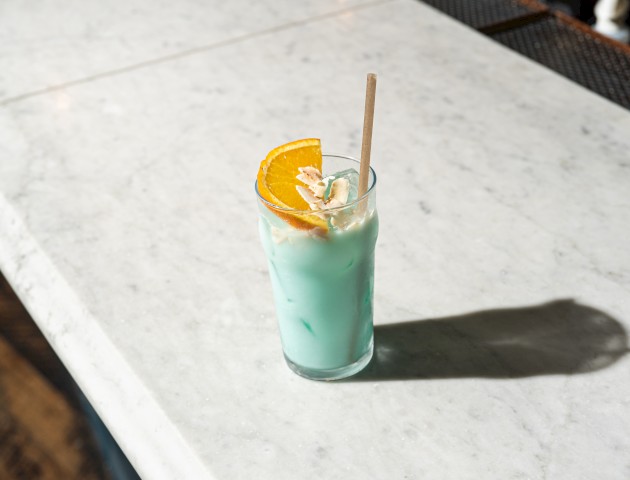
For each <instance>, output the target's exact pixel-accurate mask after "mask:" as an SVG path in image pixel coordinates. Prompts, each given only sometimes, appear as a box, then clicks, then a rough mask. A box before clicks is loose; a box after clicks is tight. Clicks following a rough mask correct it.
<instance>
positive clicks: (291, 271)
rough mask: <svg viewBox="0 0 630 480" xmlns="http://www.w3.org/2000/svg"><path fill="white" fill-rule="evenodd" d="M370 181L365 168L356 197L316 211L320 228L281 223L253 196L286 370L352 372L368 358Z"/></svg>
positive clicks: (320, 375) (319, 374) (325, 374)
mask: <svg viewBox="0 0 630 480" xmlns="http://www.w3.org/2000/svg"><path fill="white" fill-rule="evenodd" d="M323 158H324V169H325V170H326V169H327V170H328V171H329V172H331V171H332V172H338V171H341V170H345V169H346V168H348V165H349V164H350V166H351V167H358V165H356V163H355V162H356V161H354V160H352V159H348V158H345V157H333V156H324V157H323ZM341 167H343V168H341ZM374 184H375V176H374V172H373V171H372V172H371V178H370V184H369V190H368V192H367V194H366V195H365V196H364V197H363V198H362V199H356V198H355V199H353V200H351V201H349V202H348V203H347V204H346V205H344V206H343V207H340V208H335V209H334V211H329V212H325V213H322V212H319V215H320V218H321V217H323V218H325V219H326V221H327V222H328V231H326V232H322V231H313V230H310V231H309V230H305V229H300V228H295V227H294V226H292V225H291V224H290V223H289V222H287V221H286V219H287V218H288V217H287V215H290V214H291V213H290V212H288V211H287V210H286V209H285V210H282V211H275V210H274V208H273V207H272V206H270V205H269V204H268V203H267V202H265V201H264V200H262V199H260V200H259V206H260V220H259V230H260V236H261V239H262V243H263V247H264V250H265V253H266V254H267V259H268V262H269V273H270V277H271V283H272V287H273V293H274V300H275V306H276V313H277V317H278V324H279V328H280V336H281V339H282V346H283V350H284V355H285V358H286V361H287V363H288V365H289V366H290V367H291V369H292V370H294V371H295V372H296V373H298V374H300V375H302V376H305V377H307V378H312V379H319V380H333V379H338V378H344V377H347V376H349V375H352V374H354V373H357V372H358V371H360V370H361V369H362V368H363V367H365V365H367V364H368V363H369V361H370V359H371V357H372V350H373V321H372V298H373V291H374V249H375V245H376V238H377V235H378V217H377V214H376V209H375V197H374V195H375V193H374V192H375V190H374ZM279 213H280V215H279ZM315 214H317V212H300V213H299V214H296V215H299V216H301V217H302V218H304V216H305V215H315Z"/></svg>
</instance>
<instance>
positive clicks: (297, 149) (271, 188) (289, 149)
mask: <svg viewBox="0 0 630 480" xmlns="http://www.w3.org/2000/svg"><path fill="white" fill-rule="evenodd" d="M302 167H315V168H317V169H318V170H320V171H321V169H322V147H321V142H320V141H319V139H318V138H305V139H303V140H296V141H294V142H290V143H287V144H285V145H281V146H279V147H276V148H274V149H273V150H272V151H271V152H269V154H268V155H267V158H265V160H263V161H262V162H261V163H260V169H259V170H258V177H257V181H258V192H259V193H260V196H261V197H262V198H264V199H265V200H267V201H268V202H270V203H272V204H274V205H276V206H278V207H280V208H290V209H294V210H309V206H308V203H307V202H306V201H305V200H304V199H303V198H302V197H301V196H300V194H299V193H298V192H297V190H296V188H295V187H296V186H298V185H301V186H304V184H303V183H302V182H300V181H299V180H298V179H297V178H296V177H297V176H298V175H299V174H300V171H299V168H302ZM269 209H270V210H271V211H272V212H273V213H275V214H276V215H278V216H279V217H281V218H282V219H283V220H285V221H287V222H288V223H289V224H291V225H292V226H294V227H296V228H300V229H304V230H310V229H313V228H321V229H323V230H328V223H327V222H326V221H325V220H323V219H321V218H319V217H317V216H316V215H295V214H291V213H288V212H282V211H280V210H276V209H273V208H271V207H269Z"/></svg>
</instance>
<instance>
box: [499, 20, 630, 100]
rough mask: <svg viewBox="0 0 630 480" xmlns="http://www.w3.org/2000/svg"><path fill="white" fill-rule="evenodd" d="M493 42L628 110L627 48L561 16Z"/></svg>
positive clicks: (629, 52)
mask: <svg viewBox="0 0 630 480" xmlns="http://www.w3.org/2000/svg"><path fill="white" fill-rule="evenodd" d="M492 38H493V39H495V40H496V41H498V42H500V43H502V44H504V45H506V46H507V47H509V48H511V49H513V50H516V51H517V52H519V53H521V54H523V55H525V56H527V57H529V58H531V59H532V60H535V61H537V62H539V63H541V64H543V65H545V66H546V67H549V68H551V69H553V70H555V71H557V72H558V73H560V74H561V75H564V76H565V77H568V78H569V79H571V80H573V81H574V82H577V83H579V84H580V85H583V86H584V87H586V88H588V89H590V90H592V91H594V92H596V93H598V94H600V95H602V96H603V97H606V98H608V99H609V100H612V101H613V102H615V103H618V104H619V105H621V106H623V107H625V108H628V109H630V49H629V48H626V47H624V46H622V45H619V46H617V45H615V44H614V42H612V41H610V40H608V39H605V38H602V37H600V36H599V35H597V34H595V33H593V32H591V31H590V30H588V27H581V26H579V25H577V24H576V22H575V21H573V20H570V19H564V18H563V16H560V15H555V16H548V17H546V18H544V19H542V20H539V21H537V22H535V23H530V24H527V25H523V26H521V27H520V28H517V29H512V30H508V31H503V32H500V33H496V34H494V35H492Z"/></svg>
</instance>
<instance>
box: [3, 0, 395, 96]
mask: <svg viewBox="0 0 630 480" xmlns="http://www.w3.org/2000/svg"><path fill="white" fill-rule="evenodd" d="M397 1H400V0H375V1H373V2H368V3H365V4H362V5H355V6H353V7H348V8H344V9H342V10H336V11H334V12H328V13H322V14H320V15H315V16H313V17H309V18H304V19H301V20H293V21H291V22H288V23H284V24H282V25H276V26H274V27H269V28H265V29H263V30H259V31H257V32H252V33H246V34H243V35H238V36H236V37H232V38H227V39H225V40H219V41H216V42H214V43H210V44H208V45H204V46H201V47H193V48H189V49H187V50H183V51H181V52H177V53H172V54H170V55H166V56H164V57H158V58H154V59H151V60H146V61H144V62H140V63H136V64H133V65H127V66H126V67H121V68H115V69H112V70H107V71H105V72H101V73H96V74H94V75H89V76H87V77H83V78H79V79H77V80H70V81H68V82H64V83H59V84H57V85H51V86H49V87H45V88H42V89H40V90H34V91H31V92H27V93H23V94H20V95H15V96H13V97H8V98H5V99H3V100H0V107H4V106H6V105H9V104H11V103H15V102H19V101H20V100H25V99H27V98H31V97H36V96H39V95H45V94H47V93H50V92H54V91H57V90H62V89H64V88H68V87H73V86H75V85H82V84H85V83H90V82H93V81H96V80H100V79H102V78H109V77H114V76H116V75H121V74H123V73H127V72H132V71H135V70H141V69H143V68H148V67H152V66H154V65H159V64H162V63H167V62H170V61H172V60H178V59H180V58H185V57H190V56H192V55H197V54H201V53H205V52H209V51H212V50H216V49H217V48H221V47H225V46H228V45H234V44H237V43H240V42H246V41H248V40H251V39H254V38H258V37H263V36H265V35H270V34H272V33H277V32H282V31H285V30H290V29H292V28H295V27H298V26H301V25H308V24H311V23H317V22H320V21H323V20H327V19H329V18H334V17H338V16H341V15H344V14H346V13H349V12H355V11H359V10H364V9H368V8H373V7H377V6H380V5H385V4H387V3H394V2H397Z"/></svg>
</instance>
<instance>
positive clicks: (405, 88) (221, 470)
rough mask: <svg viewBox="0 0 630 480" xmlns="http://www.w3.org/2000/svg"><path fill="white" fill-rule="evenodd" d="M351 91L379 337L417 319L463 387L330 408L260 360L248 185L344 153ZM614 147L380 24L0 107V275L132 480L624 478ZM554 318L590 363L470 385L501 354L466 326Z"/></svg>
mask: <svg viewBox="0 0 630 480" xmlns="http://www.w3.org/2000/svg"><path fill="white" fill-rule="evenodd" d="M226 8H227V7H226ZM368 71H376V72H377V73H378V74H379V87H378V88H379V90H378V93H377V104H376V124H375V128H374V147H373V152H372V161H373V164H374V167H375V168H376V170H377V173H378V176H379V184H378V187H377V188H378V191H377V202H378V209H379V218H380V222H381V228H380V236H379V242H378V244H377V252H376V286H375V320H376V323H377V325H378V326H379V327H378V328H379V331H381V332H382V333H383V340H386V339H387V333H388V331H389V332H392V331H394V330H395V329H396V328H397V327H391V329H389V330H388V328H387V327H386V326H387V325H388V324H394V325H395V324H400V323H401V322H409V321H415V320H419V319H427V322H428V323H427V324H426V325H424V324H422V325H421V324H420V323H417V329H416V327H415V326H413V329H414V332H418V333H422V332H427V333H429V334H431V335H434V338H433V340H434V341H435V342H437V344H436V345H434V351H436V352H440V351H441V352H443V353H445V354H448V355H451V356H452V357H453V358H462V361H464V360H463V359H469V360H470V361H471V363H472V366H471V367H470V369H469V370H468V372H466V371H464V373H467V374H465V375H464V374H459V375H458V374H457V373H456V372H454V371H452V372H451V373H450V374H448V375H443V376H440V375H438V374H437V373H435V372H434V374H429V375H427V376H428V377H429V378H408V377H409V374H406V373H404V372H403V373H402V374H400V377H404V378H401V379H399V380H394V381H380V380H376V379H373V380H370V381H362V382H343V383H341V382H340V383H333V384H328V383H316V382H309V381H306V380H304V379H302V378H299V377H297V376H295V375H293V374H292V373H291V372H290V371H289V370H288V368H287V367H286V366H285V365H284V362H283V358H282V350H281V347H280V343H279V338H278V334H277V328H276V324H275V319H274V310H273V304H272V301H271V288H270V284H269V280H268V276H267V271H266V264H265V258H264V254H263V252H262V248H261V247H260V243H259V239H258V236H257V226H256V220H257V212H256V202H255V196H254V192H253V179H254V176H255V172H256V169H257V167H258V162H259V160H260V158H261V156H262V155H264V154H265V153H266V152H267V151H269V150H270V149H271V148H273V147H274V146H276V145H278V144H280V143H283V142H285V141H287V140H292V139H296V138H300V137H307V136H320V137H321V138H322V139H323V145H324V149H325V150H326V151H327V152H331V153H345V154H349V155H354V156H357V155H358V153H359V149H360V132H361V125H362V119H361V116H362V113H363V101H364V98H363V95H364V87H365V73H366V72H368ZM594 119H597V121H595V120H594ZM628 131H630V114H629V113H628V112H627V111H625V110H623V109H621V108H619V107H617V106H615V105H613V104H610V103H609V102H607V101H605V100H602V99H601V98H599V97H597V96H595V95H593V94H592V93H590V92H588V91H586V90H584V89H582V88H581V87H579V86H576V85H574V84H571V83H570V82H568V81H567V80H566V79H563V78H561V77H559V76H557V75H555V74H553V73H551V72H549V71H547V70H545V69H544V68H542V67H540V66H538V65H534V64H532V63H531V62H529V61H528V60H527V59H525V58H522V57H520V56H518V55H516V54H514V53H512V52H510V51H508V50H506V49H504V48H503V47H501V46H499V45H496V44H494V43H492V42H491V41H490V40H488V39H487V38H484V37H482V36H480V35H477V34H476V33H474V32H472V31H471V30H469V29H468V28H466V27H464V26H461V25H459V24H456V23H454V22H453V21H451V20H449V19H448V18H446V17H444V16H443V15H441V14H439V13H436V12H435V11H434V10H432V9H430V8H428V7H426V6H423V5H422V4H421V3H419V2H416V1H412V0H409V1H407V0H395V1H393V2H390V3H386V4H382V5H375V6H372V7H370V8H363V9H360V10H357V11H354V12H353V13H351V14H343V15H338V16H334V17H330V18H326V19H321V20H320V21H317V22H311V23H306V24H302V25H294V26H293V27H292V28H286V29H282V30H279V31H277V32H273V33H269V34H267V35H261V36H259V37H256V38H252V39H249V40H243V41H240V42H236V43H232V44H226V45H223V46H221V47H218V48H216V49H214V50H211V51H206V52H199V53H198V54H196V55H190V56H187V57H185V58H179V59H173V60H171V61H169V62H165V63H161V64H156V65H153V66H150V67H147V68H145V69H139V70H134V71H129V72H126V73H124V74H121V75H118V76H111V77H105V78H100V79H96V80H95V81H93V82H90V83H86V84H82V85H75V86H73V87H71V88H67V89H63V90H59V91H55V92H52V93H50V94H46V95H40V96H37V97H32V98H28V99H24V100H21V101H18V102H15V103H11V104H8V105H5V106H4V107H2V108H0V136H1V139H2V141H0V268H1V269H2V270H3V272H4V273H5V274H6V276H7V278H8V279H9V281H10V282H11V283H12V285H13V286H14V287H15V289H16V291H17V292H18V293H19V294H20V295H21V297H22V299H23V301H24V302H25V304H26V305H27V307H28V308H29V310H30V311H31V312H32V314H33V316H34V317H35V319H36V320H37V322H38V324H39V325H40V326H41V328H42V329H43V331H44V332H45V334H46V335H47V336H48V338H49V339H50V341H51V343H52V345H53V347H54V348H55V349H56V350H57V351H58V352H59V354H60V356H61V357H62V358H63V359H64V361H65V362H66V363H67V365H68V367H69V369H70V370H71V372H72V373H73V374H74V375H75V376H76V378H77V380H78V382H79V383H80V384H81V386H82V387H83V388H84V389H85V391H86V394H87V396H88V398H89V399H90V401H91V402H92V403H93V404H94V406H95V408H96V409H97V411H98V412H99V413H100V414H101V415H102V416H103V418H104V420H105V422H106V423H107V424H108V426H109V427H110V428H111V429H112V431H113V434H114V435H115V436H116V437H117V439H118V440H119V441H121V444H122V446H123V448H124V449H125V451H126V452H127V453H128V454H129V455H130V457H131V460H132V462H133V463H134V465H136V466H137V467H138V469H139V471H140V473H141V474H142V475H143V476H144V477H146V478H151V479H154V478H165V479H172V478H195V479H197V478H204V477H205V478H217V479H245V478H273V479H274V480H275V479H279V480H282V479H294V478H302V479H318V480H319V479H321V478H333V479H334V478H343V479H352V478H366V477H367V478H370V477H372V478H405V477H407V478H409V479H413V478H457V479H478V478H480V477H483V478H486V479H512V478H514V479H516V478H535V479H538V478H541V479H542V478H545V477H547V478H554V479H560V480H565V479H567V480H568V479H575V478H606V479H620V480H621V479H623V480H625V479H627V478H628V473H629V468H630V455H629V454H628V452H630V418H629V416H628V415H627V410H628V403H627V399H628V398H629V396H630V386H629V385H627V382H626V379H627V378H628V377H629V375H630V361H629V360H628V355H621V356H619V358H616V357H615V356H617V355H618V354H620V353H622V352H623V345H621V343H620V342H621V341H622V340H623V338H624V335H625V334H624V331H626V332H627V331H628V329H629V328H630V303H629V302H628V300H627V299H628V293H629V292H630V256H629V253H628V249H627V241H626V239H627V238H628V225H630V198H629V197H628V195H627V192H628V191H629V189H630V168H628V158H629V152H630V139H629V138H628V135H627V132H628ZM557 299H574V300H575V302H576V303H575V306H574V307H571V308H574V309H576V310H571V308H569V307H566V305H567V304H559V306H558V307H557V308H559V309H560V310H559V311H560V312H561V313H562V312H571V311H574V312H576V311H577V314H576V315H577V316H578V317H579V318H582V319H584V318H590V317H589V315H590V313H592V312H594V313H597V312H602V315H603V316H602V317H601V318H602V319H603V322H604V323H603V325H604V326H605V327H606V328H605V329H604V331H603V332H602V337H601V338H602V339H603V340H605V338H606V336H607V335H608V336H610V339H611V341H612V342H613V343H611V344H606V348H609V347H610V348H611V349H612V350H611V351H607V350H604V353H606V352H608V353H609V354H610V355H611V356H612V357H611V358H610V361H606V362H604V364H602V368H601V369H594V368H593V369H592V371H589V372H587V373H584V374H579V375H577V374H569V373H568V371H569V367H568V366H566V365H565V366H564V367H562V368H560V367H558V368H557V370H556V371H552V369H551V368H550V367H549V365H548V362H549V358H547V357H545V356H544V355H541V357H540V358H541V361H545V362H546V363H544V364H543V365H542V366H541V367H540V371H535V369H534V368H533V367H532V366H531V365H534V363H533V360H531V361H528V362H527V363H526V365H529V367H527V368H526V369H525V372H524V374H523V375H518V374H515V375H513V377H514V378H505V375H503V374H502V373H501V372H500V371H499V370H498V369H497V370H496V371H495V372H494V374H493V375H484V374H483V372H481V366H483V365H485V364H487V363H488V362H487V360H488V359H487V357H485V356H484V353H477V352H476V351H475V348H476V346H479V348H481V349H482V350H483V349H484V348H485V350H488V348H489V346H488V344H487V343H488V342H489V341H492V342H493V343H492V345H491V347H492V348H491V351H494V352H497V353H501V354H503V355H506V353H505V352H506V351H507V350H506V349H505V348H503V349H500V350H499V349H498V346H497V343H496V342H499V341H503V340H504V338H503V337H501V332H503V333H505V332H506V331H511V330H507V329H505V328H504V330H501V329H500V327H499V325H496V323H498V320H497V319H496V317H495V315H494V314H493V313H490V312H489V311H492V310H497V309H501V310H503V309H506V310H505V312H504V313H506V314H507V315H508V317H507V319H508V323H506V324H501V326H502V327H506V326H508V325H509V326H510V328H511V329H512V330H515V328H516V326H517V325H516V324H518V323H520V321H521V320H520V319H523V321H526V320H527V321H529V322H532V328H533V327H536V329H538V330H540V329H541V328H542V326H541V323H540V320H539V319H540V318H542V317H539V316H538V313H540V312H542V314H544V316H545V317H549V318H550V319H551V320H550V321H551V322H552V324H556V325H557V326H558V327H561V326H562V325H561V322H560V324H559V323H558V322H557V321H556V320H554V318H555V317H553V315H551V313H553V312H555V311H556V310H554V309H555V308H556V307H554V304H551V305H548V302H550V301H554V300H557ZM523 305H530V306H534V307H532V308H533V310H532V312H534V313H531V312H530V313H528V312H525V313H523V312H522V311H521V312H519V311H518V310H514V309H520V308H522V307H523ZM537 305H538V306H539V307H535V306H537ZM564 308H567V310H563V309H564ZM471 312H476V313H471ZM480 312H481V313H480ZM536 312H538V313H536ZM563 315H564V314H563ZM569 317H570V316H569V314H568V313H567V317H566V318H569ZM558 318H560V319H562V318H565V317H563V316H562V315H561V316H560V317H558ZM431 319H433V320H431ZM449 319H450V320H452V322H454V323H455V324H456V325H457V328H461V329H462V331H463V332H464V335H465V337H467V338H470V339H471V342H473V344H472V345H470V346H469V349H468V351H466V350H464V351H463V352H461V353H459V352H455V351H453V350H452V349H451V350H449V349H450V348H451V347H452V346H453V345H458V343H457V342H460V341H461V342H463V341H465V340H466V338H464V339H461V335H459V336H458V335H456V332H455V333H454V335H453V336H450V337H448V338H447V337H446V334H445V332H443V331H442V330H441V328H442V327H443V326H444V325H445V324H444V323H437V322H440V321H449ZM464 319H465V321H466V322H469V321H470V320H472V322H471V323H464ZM536 319H538V321H537V320H536ZM582 322H583V324H584V322H585V320H582ZM616 326H618V327H619V329H617V327H616ZM584 327H585V328H587V327H588V329H589V331H591V330H592V331H597V330H596V328H595V327H594V326H593V325H592V324H590V323H588V322H586V324H585V325H584ZM608 327H610V328H608ZM487 328H492V329H494V328H497V329H499V330H497V331H495V332H491V333H489V332H487ZM536 329H535V330H534V331H537V330H536ZM543 331H544V330H543ZM515 333H518V334H519V335H520V337H519V336H517V337H516V338H519V339H520V341H521V342H523V343H527V342H529V343H531V336H533V332H532V331H531V330H525V331H522V330H521V331H519V332H515ZM438 334H440V335H438ZM568 337H569V338H573V339H581V340H580V341H582V342H583V343H582V345H583V346H584V347H585V348H596V345H595V346H594V345H593V344H591V343H589V342H590V340H588V339H586V338H585V337H584V336H581V335H579V334H578V333H576V332H574V331H572V330H569V331H568ZM550 339H551V340H553V341H550V345H551V346H558V343H557V342H556V340H557V337H556V336H552V337H550ZM587 340H588V341H587ZM378 341H379V340H378V338H377V342H378ZM410 341H411V339H410ZM618 343H619V345H617V344H618ZM414 345H415V344H413V343H410V344H407V345H406V347H405V348H408V349H409V350H408V352H409V355H412V356H413V355H415V353H414V350H413V349H414ZM460 345H461V344H460ZM557 348H559V347H557ZM626 348H627V347H626ZM493 349H494V350H493ZM509 351H510V352H511V351H513V350H509ZM594 351H595V352H597V351H599V350H594ZM534 352H535V349H534V350H532V349H528V350H527V352H524V354H525V355H534ZM568 353H569V354H570V355H573V353H574V352H572V351H571V350H570V349H569V350H568ZM600 353H601V352H600ZM507 355H508V356H507V357H506V358H504V359H503V360H504V363H505V364H507V365H508V366H509V367H510V369H512V370H514V369H518V368H519V367H522V365H523V364H522V363H520V364H519V363H518V362H516V361H515V360H514V358H513V357H514V356H513V355H511V354H507ZM613 357H615V358H613ZM527 358H529V359H531V357H529V356H528V357H527ZM577 360H580V359H579V358H576V361H577ZM612 360H616V361H612ZM480 365H481V366H480ZM585 365H587V366H588V365H589V364H588V363H586V364H585ZM565 367H566V368H565ZM589 368H590V367H587V368H586V370H589ZM528 370H529V373H528ZM429 373H431V372H429ZM447 373H448V372H447ZM543 373H544V374H543ZM158 458H159V460H160V461H159V462H157V461H156V459H158ZM180 458H184V460H180Z"/></svg>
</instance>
